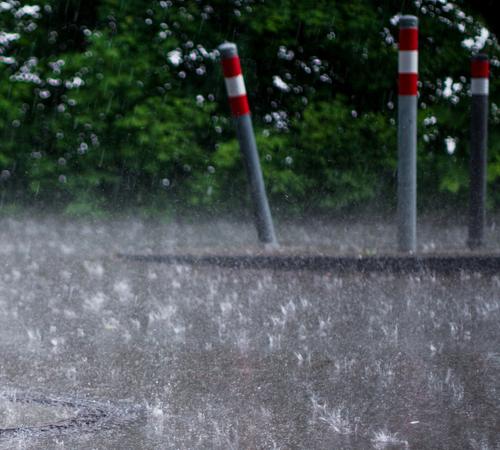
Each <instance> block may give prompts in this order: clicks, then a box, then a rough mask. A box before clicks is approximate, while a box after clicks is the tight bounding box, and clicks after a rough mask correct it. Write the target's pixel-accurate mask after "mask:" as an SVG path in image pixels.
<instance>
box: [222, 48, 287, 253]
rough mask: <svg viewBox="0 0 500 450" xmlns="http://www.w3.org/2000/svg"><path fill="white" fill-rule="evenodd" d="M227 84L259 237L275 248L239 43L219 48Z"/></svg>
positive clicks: (275, 242)
mask: <svg viewBox="0 0 500 450" xmlns="http://www.w3.org/2000/svg"><path fill="white" fill-rule="evenodd" d="M219 52H220V55H221V61H222V70H223V72H224V81H225V83H226V90H227V95H228V97H229V104H230V106H231V113H232V115H233V120H234V124H235V126H236V133H237V136H238V141H239V144H240V150H241V154H242V156H243V160H244V162H245V167H246V171H247V176H248V182H249V185H250V193H251V196H252V201H253V206H254V212H255V221H256V226H257V234H258V236H259V240H260V241H261V242H263V243H265V244H273V245H276V244H277V241H276V236H275V233H274V225H273V220H272V216H271V210H270V208H269V203H268V201H267V195H266V189H265V186H264V178H263V176H262V169H261V167H260V161H259V154H258V151H257V144H256V142H255V135H254V132H253V126H252V118H251V115H250V107H249V105H248V98H247V93H246V89H245V82H244V80H243V74H242V72H241V65H240V58H239V56H238V49H237V47H236V44H233V43H231V42H225V43H224V44H222V45H220V46H219Z"/></svg>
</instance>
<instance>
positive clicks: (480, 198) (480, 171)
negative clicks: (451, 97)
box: [467, 55, 490, 249]
mask: <svg viewBox="0 0 500 450" xmlns="http://www.w3.org/2000/svg"><path fill="white" fill-rule="evenodd" d="M489 76H490V63H489V60H488V57H487V56H486V55H476V56H474V57H472V60H471V94H472V98H471V121H470V197H469V238H468V240H467V245H468V246H469V248H471V249H477V248H479V247H481V246H482V245H483V239H484V223H485V214H486V213H485V209H486V208H485V205H486V168H487V148H488V94H489Z"/></svg>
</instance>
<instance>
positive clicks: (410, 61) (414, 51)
mask: <svg viewBox="0 0 500 450" xmlns="http://www.w3.org/2000/svg"><path fill="white" fill-rule="evenodd" d="M398 56H399V64H398V66H399V67H398V71H399V86H398V90H399V92H398V94H399V95H398V247H399V250H400V251H402V252H415V251H416V247H417V93H418V89H417V82H418V19H417V18H416V17H415V16H401V18H400V19H399V55H398Z"/></svg>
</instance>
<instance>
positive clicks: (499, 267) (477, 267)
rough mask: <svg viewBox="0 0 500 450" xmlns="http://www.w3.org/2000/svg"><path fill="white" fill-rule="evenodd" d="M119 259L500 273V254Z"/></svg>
mask: <svg viewBox="0 0 500 450" xmlns="http://www.w3.org/2000/svg"><path fill="white" fill-rule="evenodd" d="M117 256H118V258H120V259H123V260H126V261H132V262H141V263H156V264H185V265H192V266H216V267H225V268H235V269H271V270H311V271H326V272H330V271H332V272H358V273H370V272H384V273H401V274H405V273H418V272H435V273H442V274H457V273H460V272H476V273H481V274H487V275H495V274H500V255H416V256H408V255H380V256H324V255H306V256H305V255H265V254H258V255H216V254H213V255H206V254H205V255H194V254H184V255H182V254H178V255H176V254H166V255H138V254H118V255H117Z"/></svg>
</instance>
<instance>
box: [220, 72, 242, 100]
mask: <svg viewBox="0 0 500 450" xmlns="http://www.w3.org/2000/svg"><path fill="white" fill-rule="evenodd" d="M224 81H225V83H226V89H227V95H228V97H239V96H240V95H246V93H247V91H246V89H245V81H244V80H243V75H236V76H235V77H229V78H224Z"/></svg>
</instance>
